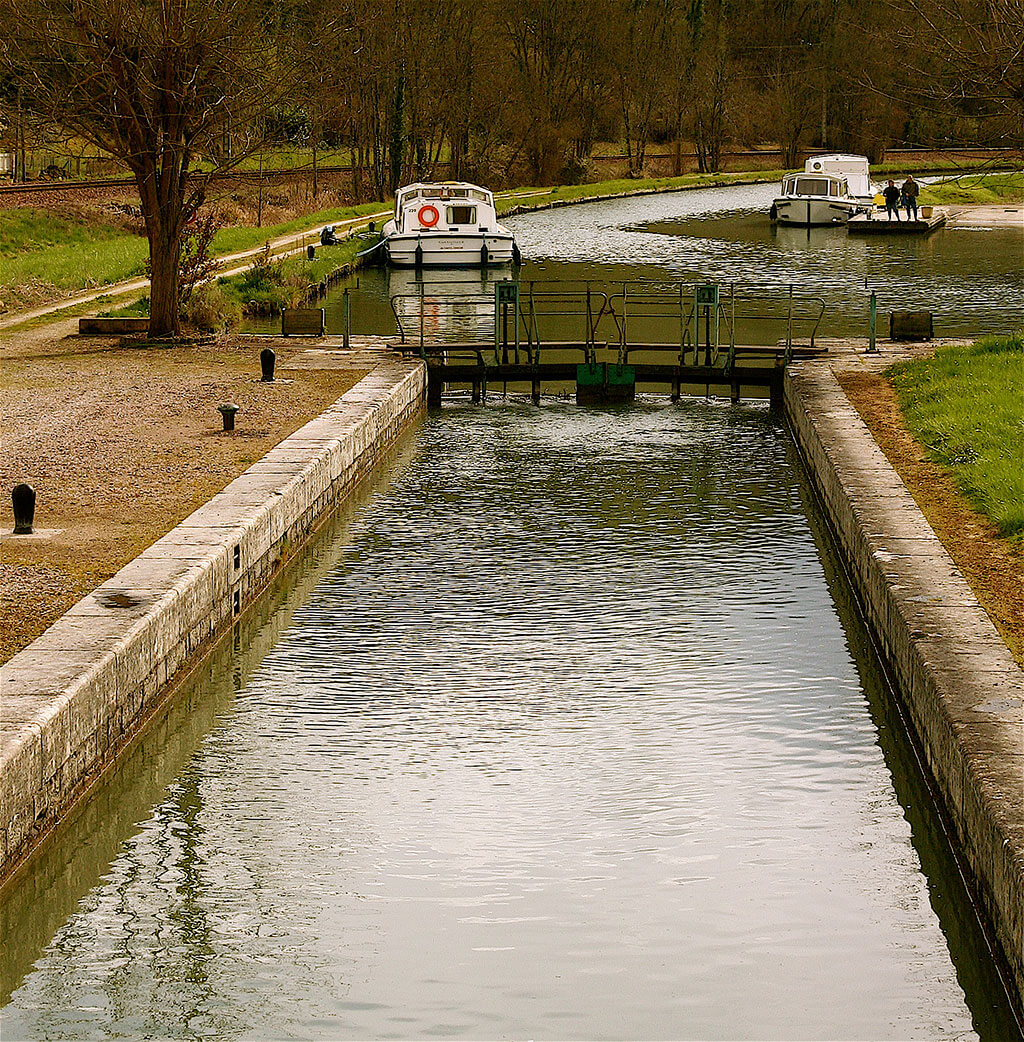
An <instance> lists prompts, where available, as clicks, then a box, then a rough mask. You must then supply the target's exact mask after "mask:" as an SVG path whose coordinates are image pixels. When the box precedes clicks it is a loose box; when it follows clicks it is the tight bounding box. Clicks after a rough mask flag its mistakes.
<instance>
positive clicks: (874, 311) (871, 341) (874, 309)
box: [868, 290, 878, 355]
mask: <svg viewBox="0 0 1024 1042" xmlns="http://www.w3.org/2000/svg"><path fill="white" fill-rule="evenodd" d="M877 323H878V297H877V295H876V293H875V291H874V290H872V291H871V319H870V326H869V327H868V354H871V355H877V354H878V344H877V343H876V342H875V335H876V328H877Z"/></svg>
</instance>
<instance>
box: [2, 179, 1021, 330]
mask: <svg viewBox="0 0 1024 1042" xmlns="http://www.w3.org/2000/svg"><path fill="white" fill-rule="evenodd" d="M912 169H913V164H910V165H903V166H901V167H900V168H899V170H896V169H895V167H893V168H892V169H890V168H889V167H887V166H885V165H883V166H878V167H872V174H873V176H876V177H879V176H882V175H885V174H890V173H891V174H893V175H894V176H895V175H897V174H899V175H904V174H906V173H908V172H910V171H911V170H912ZM928 169H930V170H934V169H935V166H934V164H930V165H929V166H928ZM783 173H784V171H782V170H761V171H744V172H737V173H718V174H684V175H683V176H681V177H647V178H638V179H631V178H618V179H611V180H605V181H596V182H592V183H589V184H580V185H548V186H540V187H522V188H517V189H511V190H509V191H505V192H501V193H499V195H498V200H497V202H498V212H499V213H508V212H509V211H511V210H513V209H517V208H518V209H529V208H533V207H538V206H541V207H543V206H548V205H552V204H556V205H558V204H563V203H569V202H579V201H583V200H586V199H594V198H603V197H612V196H617V195H625V194H629V193H634V192H669V191H674V190H685V189H693V188H703V187H711V186H716V185H734V184H749V183H752V182H757V181H764V180H769V181H775V180H778V179H780V178H781V177H782V175H783ZM1022 198H1024V173H1020V172H1018V173H1015V174H1009V175H995V174H964V175H963V176H962V177H959V178H957V180H956V181H950V182H948V183H946V184H943V185H938V186H930V187H928V188H926V189H925V190H924V191H923V193H922V201H923V202H929V203H943V202H959V203H967V202H982V203H983V202H1005V201H1019V200H1020V199H1022ZM388 207H389V203H388V202H386V201H375V202H371V203H364V204H362V205H359V206H335V207H329V208H323V209H319V210H315V211H312V212H308V213H303V214H301V215H299V216H289V217H288V219H286V220H282V221H279V222H278V223H274V224H266V225H264V226H263V227H260V228H256V227H253V226H252V225H251V224H246V223H244V220H243V221H234V222H233V223H231V224H230V226H228V227H224V228H222V229H220V231H218V232H217V235H216V237H215V239H214V242H213V247H212V252H213V253H214V255H215V256H221V257H223V256H227V255H230V254H233V253H240V252H243V251H245V250H249V249H253V248H256V247H259V246H260V245H261V244H262V243H264V242H267V241H270V240H273V239H278V238H281V237H283V236H288V235H294V234H298V233H301V232H303V231H307V230H311V229H316V228H318V227H320V226H322V225H325V224H336V223H340V222H344V221H347V220H350V219H353V218H359V217H365V216H367V215H368V214H373V213H379V212H380V211H382V210H386V209H387V208H388ZM138 231H139V230H138V228H129V227H128V222H122V223H118V222H117V221H116V220H114V219H112V218H108V217H107V216H105V215H104V214H102V213H101V212H98V211H95V210H94V211H92V212H82V213H71V214H68V215H66V216H57V215H55V214H53V213H52V212H50V211H42V210H31V209H17V210H0V260H2V261H3V265H2V268H3V273H2V276H0V300H3V301H4V303H5V304H6V306H7V308H8V309H9V310H16V309H18V308H23V307H28V306H30V305H33V304H39V303H43V302H47V301H57V300H60V299H61V298H62V297H65V296H69V295H71V294H73V293H75V292H77V291H80V290H83V289H88V288H91V287H94V286H103V285H109V284H111V283H115V282H119V281H122V280H124V279H127V278H131V277H133V276H137V275H140V274H142V272H143V271H144V269H145V262H146V257H147V244H146V240H145V238H144V237H142V236H141V235H140V234H138ZM354 252H355V250H353V254H354ZM314 263H319V258H318V261H317V262H314ZM342 263H344V262H342ZM287 267H288V269H289V270H288V271H286V274H285V277H286V278H287V277H291V276H292V275H293V274H294V272H293V271H291V270H290V269H291V268H292V267H293V264H292V262H288V265H287ZM323 274H325V273H324V272H322V271H321V272H319V273H314V277H311V278H310V279H309V280H308V281H310V282H319V281H320V279H321V278H322V277H323ZM250 288H251V289H252V288H254V287H250ZM246 292H248V291H246V290H243V291H242V294H243V297H244V301H243V302H244V303H247V302H248V301H249V300H253V299H259V294H258V293H251V294H250V295H249V296H245V293H246Z"/></svg>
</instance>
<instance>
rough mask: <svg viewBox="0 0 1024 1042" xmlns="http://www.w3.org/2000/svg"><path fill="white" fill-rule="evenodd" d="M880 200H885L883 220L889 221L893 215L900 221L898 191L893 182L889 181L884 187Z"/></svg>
mask: <svg viewBox="0 0 1024 1042" xmlns="http://www.w3.org/2000/svg"><path fill="white" fill-rule="evenodd" d="M882 198H883V199H884V200H885V219H886V220H887V221H891V220H892V219H893V216H894V215H895V217H896V220H897V221H898V220H899V219H900V190H899V189H898V188H897V187H896V184H895V182H894V181H892V180H890V181H889V183H888V184H887V185H886V186H885V191H883V192H882Z"/></svg>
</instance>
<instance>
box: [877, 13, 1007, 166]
mask: <svg viewBox="0 0 1024 1042" xmlns="http://www.w3.org/2000/svg"><path fill="white" fill-rule="evenodd" d="M886 6H887V7H889V14H890V17H891V15H892V7H891V0H890V4H887V5H886ZM899 7H900V9H901V15H900V17H899V19H898V20H896V19H894V24H895V27H896V28H895V33H896V35H897V37H898V39H899V42H900V44H901V46H900V55H901V62H902V66H903V68H902V70H901V78H900V84H901V88H902V93H903V97H904V99H905V101H906V103H907V105H908V107H909V108H910V109H911V110H913V109H915V108H917V109H924V110H926V111H928V112H930V113H931V114H932V115H933V116H938V117H939V119H938V120H937V121H936V122H937V125H938V126H949V125H950V118H949V117H950V116H952V115H956V116H961V117H967V118H968V119H969V120H971V121H972V122H973V123H974V124H975V125H976V126H977V127H978V128H979V136H983V137H985V138H986V139H987V140H989V141H991V142H995V143H999V144H1002V145H1008V146H1010V147H1015V148H1021V147H1024V0H900V2H899Z"/></svg>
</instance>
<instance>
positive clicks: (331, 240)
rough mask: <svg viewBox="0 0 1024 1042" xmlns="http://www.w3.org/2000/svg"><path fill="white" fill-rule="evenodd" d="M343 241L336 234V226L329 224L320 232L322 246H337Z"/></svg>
mask: <svg viewBox="0 0 1024 1042" xmlns="http://www.w3.org/2000/svg"><path fill="white" fill-rule="evenodd" d="M339 242H341V240H340V239H339V238H338V237H337V235H335V234H334V225H333V224H329V225H327V227H326V228H324V229H323V230H322V231H321V232H320V245H321V246H337V245H338V243H339Z"/></svg>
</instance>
